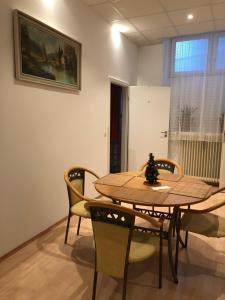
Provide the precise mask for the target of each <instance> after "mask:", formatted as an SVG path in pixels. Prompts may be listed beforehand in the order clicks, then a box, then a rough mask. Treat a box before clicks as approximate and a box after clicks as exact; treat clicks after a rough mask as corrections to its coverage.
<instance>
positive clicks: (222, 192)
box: [176, 187, 225, 268]
mask: <svg viewBox="0 0 225 300" xmlns="http://www.w3.org/2000/svg"><path fill="white" fill-rule="evenodd" d="M212 197H213V198H212ZM208 199H211V200H213V202H214V203H215V204H213V205H211V206H209V207H207V208H205V209H193V208H192V209H191V208H187V209H186V208H180V209H179V210H178V214H179V215H178V220H179V222H178V232H180V230H184V231H185V232H186V240H185V244H184V245H185V247H187V237H188V235H187V233H188V232H194V233H197V234H201V235H204V236H207V237H217V238H221V237H225V218H223V217H221V216H218V215H216V214H213V213H211V212H212V211H214V210H216V209H218V208H220V207H222V206H224V205H225V187H222V188H220V189H217V190H216V191H215V192H213V193H212V194H211V195H210V196H209V197H208V198H206V199H205V200H208ZM179 240H180V238H179V234H178V239H177V253H176V268H177V263H178V249H179V247H178V245H179Z"/></svg>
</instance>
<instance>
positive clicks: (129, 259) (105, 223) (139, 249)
mask: <svg viewBox="0 0 225 300" xmlns="http://www.w3.org/2000/svg"><path fill="white" fill-rule="evenodd" d="M86 206H87V207H89V208H90V213H91V219H92V227H93V233H94V240H95V251H96V252H95V271H94V280H93V293H92V300H95V295H96V285H97V275H98V272H101V273H104V274H107V275H109V276H112V277H115V278H118V279H123V296H122V299H123V300H125V299H126V282H127V271H128V265H129V264H130V263H134V262H138V261H143V260H145V259H147V258H149V257H151V256H152V255H153V254H154V253H155V252H156V250H157V248H159V253H160V254H159V288H161V284H162V227H163V225H162V222H161V221H156V220H155V219H153V218H151V217H149V216H146V215H144V214H142V213H139V212H138V211H135V210H132V209H129V208H126V207H123V206H119V205H115V204H108V203H107V204H106V203H104V202H101V201H90V202H88V203H87V205H86ZM136 216H137V217H140V218H142V219H144V220H146V221H148V222H149V223H150V225H151V227H154V228H143V227H136V226H135V225H134V222H135V217H136Z"/></svg>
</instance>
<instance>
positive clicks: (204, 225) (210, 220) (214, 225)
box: [181, 213, 225, 238]
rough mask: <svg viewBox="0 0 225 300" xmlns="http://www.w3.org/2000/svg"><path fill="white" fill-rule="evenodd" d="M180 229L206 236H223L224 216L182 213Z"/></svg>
mask: <svg viewBox="0 0 225 300" xmlns="http://www.w3.org/2000/svg"><path fill="white" fill-rule="evenodd" d="M181 229H183V230H185V231H191V232H194V233H198V234H202V235H205V236H207V237H218V238H219V237H225V218H223V217H220V216H217V215H214V214H211V213H205V214H192V213H184V215H183V216H182V219H181Z"/></svg>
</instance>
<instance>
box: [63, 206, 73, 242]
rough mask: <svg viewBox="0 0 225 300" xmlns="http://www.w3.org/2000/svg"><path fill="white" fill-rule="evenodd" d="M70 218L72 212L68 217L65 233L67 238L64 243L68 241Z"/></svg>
mask: <svg viewBox="0 0 225 300" xmlns="http://www.w3.org/2000/svg"><path fill="white" fill-rule="evenodd" d="M70 218H71V213H70V212H69V214H68V218H67V225H66V235H65V239H64V244H66V243H67V237H68V231H69V227H70Z"/></svg>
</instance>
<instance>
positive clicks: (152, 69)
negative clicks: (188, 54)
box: [137, 44, 163, 86]
mask: <svg viewBox="0 0 225 300" xmlns="http://www.w3.org/2000/svg"><path fill="white" fill-rule="evenodd" d="M162 78H163V44H157V45H152V46H144V47H140V49H139V58H138V78H137V85H151V86H160V85H162Z"/></svg>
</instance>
